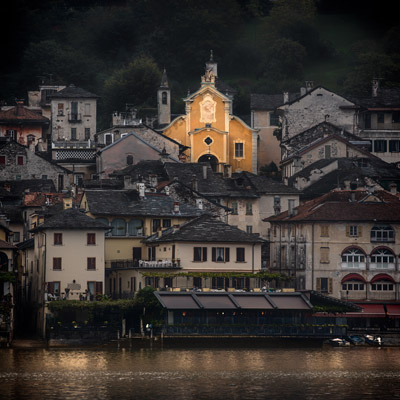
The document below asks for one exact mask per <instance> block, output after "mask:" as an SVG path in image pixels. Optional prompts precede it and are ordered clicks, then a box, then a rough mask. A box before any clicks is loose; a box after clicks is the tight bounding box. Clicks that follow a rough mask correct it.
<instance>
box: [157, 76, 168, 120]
mask: <svg viewBox="0 0 400 400" xmlns="http://www.w3.org/2000/svg"><path fill="white" fill-rule="evenodd" d="M157 108H158V125H159V126H162V125H168V124H169V123H170V122H171V90H170V88H169V86H168V78H167V72H166V71H165V68H164V71H163V74H162V77H161V84H160V87H159V89H158V91H157Z"/></svg>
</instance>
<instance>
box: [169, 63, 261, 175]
mask: <svg viewBox="0 0 400 400" xmlns="http://www.w3.org/2000/svg"><path fill="white" fill-rule="evenodd" d="M217 79H218V76H217V64H216V63H215V62H213V59H212V57H211V59H210V61H209V62H208V63H206V71H205V74H204V75H203V76H202V78H201V87H200V89H199V90H197V91H196V92H195V93H192V94H190V95H188V96H187V97H186V98H185V99H184V102H185V114H184V115H180V116H178V117H177V118H175V119H174V120H173V121H172V122H171V123H170V124H168V125H167V126H165V127H164V129H163V131H162V133H163V134H164V135H166V136H167V137H169V138H171V139H173V140H175V141H177V142H178V143H180V144H182V145H184V146H187V147H188V149H187V150H186V151H185V154H186V161H187V162H209V163H210V164H211V167H212V168H213V170H214V171H217V172H219V171H221V172H222V171H223V169H224V168H226V167H229V168H230V169H231V171H232V172H235V171H249V172H253V173H257V136H258V135H257V132H258V131H257V130H256V129H252V128H251V127H250V126H248V125H247V124H246V123H245V122H244V121H243V120H241V119H240V118H238V117H236V116H234V115H233V114H232V96H231V95H230V94H228V93H227V94H223V93H222V92H221V91H219V90H218V89H217V85H216V81H217Z"/></svg>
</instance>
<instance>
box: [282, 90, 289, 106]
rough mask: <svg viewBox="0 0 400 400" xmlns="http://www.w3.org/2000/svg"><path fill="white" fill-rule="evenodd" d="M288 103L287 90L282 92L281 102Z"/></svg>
mask: <svg viewBox="0 0 400 400" xmlns="http://www.w3.org/2000/svg"><path fill="white" fill-rule="evenodd" d="M286 103H289V92H283V104H286Z"/></svg>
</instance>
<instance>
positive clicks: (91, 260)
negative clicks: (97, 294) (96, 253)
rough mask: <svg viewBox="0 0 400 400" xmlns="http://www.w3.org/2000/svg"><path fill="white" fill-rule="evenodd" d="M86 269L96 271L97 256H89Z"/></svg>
mask: <svg viewBox="0 0 400 400" xmlns="http://www.w3.org/2000/svg"><path fill="white" fill-rule="evenodd" d="M86 262H87V264H86V270H87V271H96V257H87V261H86Z"/></svg>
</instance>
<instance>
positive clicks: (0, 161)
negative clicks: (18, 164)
mask: <svg viewBox="0 0 400 400" xmlns="http://www.w3.org/2000/svg"><path fill="white" fill-rule="evenodd" d="M0 165H6V156H0Z"/></svg>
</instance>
